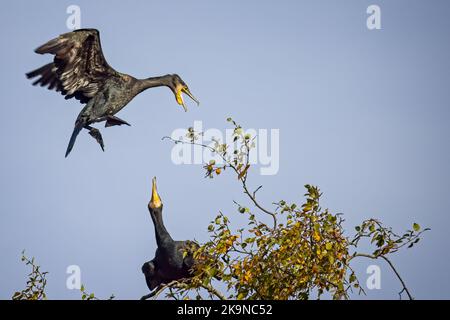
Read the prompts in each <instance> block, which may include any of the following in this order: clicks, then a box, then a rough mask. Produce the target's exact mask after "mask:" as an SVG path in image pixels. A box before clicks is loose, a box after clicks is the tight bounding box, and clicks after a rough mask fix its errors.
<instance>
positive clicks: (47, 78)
mask: <svg viewBox="0 0 450 320" xmlns="http://www.w3.org/2000/svg"><path fill="white" fill-rule="evenodd" d="M35 52H36V53H39V54H45V53H50V54H53V55H54V56H55V57H54V59H53V63H49V64H46V65H45V66H43V67H41V68H39V69H36V70H34V71H31V72H29V73H27V77H28V78H30V79H31V78H35V77H38V76H39V78H38V79H37V80H36V81H35V82H33V85H37V84H39V85H41V86H42V87H47V88H48V89H49V90H56V91H59V92H61V94H62V95H64V96H65V98H66V99H70V98H76V99H78V100H80V102H82V103H86V102H88V101H89V100H90V99H91V98H92V97H93V96H95V94H96V93H97V92H99V91H101V89H102V86H103V85H104V83H105V80H106V79H107V78H108V77H110V76H115V75H117V72H116V71H115V70H114V69H113V68H111V67H110V66H109V65H108V63H107V62H106V59H105V57H104V56H103V52H102V47H101V44H100V34H99V32H98V30H96V29H79V30H76V31H73V32H69V33H65V34H62V35H60V36H59V37H57V38H55V39H53V40H50V41H48V42H47V43H45V44H44V45H42V46H40V47H39V48H37V49H36V50H35Z"/></svg>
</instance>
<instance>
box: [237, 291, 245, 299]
mask: <svg viewBox="0 0 450 320" xmlns="http://www.w3.org/2000/svg"><path fill="white" fill-rule="evenodd" d="M244 298H245V294H243V293H242V292H241V293H239V294H238V296H237V300H243V299H244Z"/></svg>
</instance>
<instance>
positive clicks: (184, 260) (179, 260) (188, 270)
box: [142, 178, 199, 299]
mask: <svg viewBox="0 0 450 320" xmlns="http://www.w3.org/2000/svg"><path fill="white" fill-rule="evenodd" d="M148 210H149V212H150V216H151V218H152V221H153V225H154V227H155V237H156V244H157V245H158V247H157V249H156V253H155V257H154V258H153V259H152V260H151V261H148V262H145V263H144V265H143V266H142V272H143V273H144V276H145V281H146V282H147V286H148V288H149V289H150V291H153V294H154V293H156V292H157V291H158V288H159V287H160V286H161V285H164V284H168V283H170V282H171V281H174V280H180V279H185V278H190V277H192V276H193V267H194V264H195V259H194V257H193V253H194V252H195V251H196V250H197V249H198V248H199V246H198V244H197V243H195V242H193V241H190V240H186V241H175V240H173V239H172V237H171V236H170V234H169V232H168V231H167V229H166V227H165V226H164V222H163V218H162V210H163V204H162V202H161V198H160V197H159V194H158V191H157V187H156V178H153V185H152V198H151V200H150V202H149V204H148ZM153 294H152V293H150V294H149V295H147V296H144V297H142V298H143V299H146V298H149V297H151V296H152V295H153Z"/></svg>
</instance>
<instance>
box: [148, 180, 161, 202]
mask: <svg viewBox="0 0 450 320" xmlns="http://www.w3.org/2000/svg"><path fill="white" fill-rule="evenodd" d="M148 206H149V207H150V208H152V209H156V208H160V207H161V206H162V203H161V198H160V197H159V194H158V190H157V188H156V177H153V180H152V199H151V200H150V202H149V204H148Z"/></svg>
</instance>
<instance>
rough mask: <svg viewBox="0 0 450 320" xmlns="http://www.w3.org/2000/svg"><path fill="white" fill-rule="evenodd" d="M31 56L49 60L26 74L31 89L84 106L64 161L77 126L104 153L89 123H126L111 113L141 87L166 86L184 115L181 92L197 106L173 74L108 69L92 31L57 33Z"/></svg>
mask: <svg viewBox="0 0 450 320" xmlns="http://www.w3.org/2000/svg"><path fill="white" fill-rule="evenodd" d="M35 52H36V53H39V54H46V53H49V54H53V55H54V59H53V62H52V63H49V64H46V65H44V66H42V67H41V68H38V69H36V70H34V71H31V72H29V73H27V74H26V76H27V77H28V78H30V79H31V78H36V77H38V78H37V80H35V81H34V82H33V85H40V86H41V87H47V88H48V89H50V90H56V91H57V92H61V94H62V95H64V96H65V99H70V98H75V99H77V100H79V101H80V102H81V103H83V104H85V106H84V108H83V109H82V110H81V112H80V114H79V115H78V118H77V120H76V121H75V128H74V131H73V134H72V137H71V139H70V142H69V145H68V147H67V151H66V157H67V156H68V155H69V153H70V151H71V150H72V148H73V145H74V143H75V139H76V137H77V135H78V133H79V132H80V131H81V130H82V129H83V128H85V129H87V130H89V133H90V135H91V136H92V137H94V138H95V139H96V140H97V142H98V143H99V144H100V146H101V148H102V149H103V150H104V144H103V139H102V136H101V134H100V131H99V130H98V129H96V128H93V127H92V126H91V124H93V123H96V122H102V121H105V122H106V123H105V127H109V126H116V125H123V124H125V125H129V124H128V123H127V122H126V121H124V120H122V119H120V118H118V117H116V116H115V114H116V113H117V112H119V111H120V110H122V109H123V108H124V107H125V106H126V105H127V104H128V103H129V102H130V101H131V100H132V99H133V98H134V97H135V96H136V95H138V94H139V93H141V92H142V91H144V90H146V89H149V88H153V87H159V86H166V87H169V88H170V89H171V90H172V92H173V93H174V95H175V98H176V101H177V103H178V104H180V105H181V106H183V108H184V110H185V111H186V110H187V109H186V106H185V103H184V100H183V97H182V93H185V94H187V95H188V96H189V97H190V98H192V99H193V100H194V101H195V102H197V104H198V103H199V102H198V100H197V99H196V98H195V97H194V96H193V95H192V93H191V92H190V90H189V88H188V86H187V85H186V83H185V82H184V81H183V80H182V79H181V78H180V77H179V76H178V75H177V74H167V75H164V76H160V77H151V78H147V79H136V78H134V77H132V76H130V75H127V74H125V73H120V72H118V71H116V70H114V69H113V68H112V67H110V66H109V64H108V62H107V61H106V59H105V57H104V56H103V52H102V48H101V43H100V35H99V32H98V30H96V29H79V30H76V31H73V32H69V33H65V34H62V35H60V36H59V37H57V38H55V39H53V40H50V41H48V42H47V43H45V44H44V45H42V46H40V47H39V48H37V49H36V50H35Z"/></svg>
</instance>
